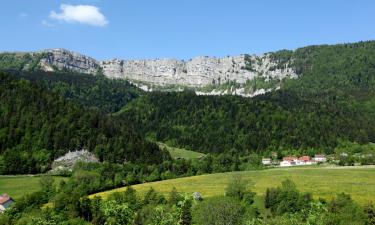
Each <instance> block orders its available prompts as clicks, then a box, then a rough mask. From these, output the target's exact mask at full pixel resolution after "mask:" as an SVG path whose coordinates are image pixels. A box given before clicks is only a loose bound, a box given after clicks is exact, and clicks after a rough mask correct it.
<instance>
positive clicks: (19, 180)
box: [0, 175, 66, 200]
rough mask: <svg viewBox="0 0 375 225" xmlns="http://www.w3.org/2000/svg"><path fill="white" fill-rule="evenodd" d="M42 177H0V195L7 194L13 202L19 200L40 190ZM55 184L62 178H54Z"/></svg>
mask: <svg viewBox="0 0 375 225" xmlns="http://www.w3.org/2000/svg"><path fill="white" fill-rule="evenodd" d="M41 178H42V176H31V175H21V176H0V194H3V193H7V194H9V195H10V196H11V197H12V198H14V199H15V200H17V199H19V198H21V197H22V196H23V195H26V194H30V193H32V192H35V191H38V190H40V185H39V181H40V179H41ZM54 179H55V182H56V183H58V182H60V181H61V180H63V179H66V178H63V177H54Z"/></svg>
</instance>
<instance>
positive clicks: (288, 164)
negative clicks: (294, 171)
mask: <svg viewBox="0 0 375 225" xmlns="http://www.w3.org/2000/svg"><path fill="white" fill-rule="evenodd" d="M280 166H281V167H288V166H296V162H294V161H288V160H283V161H281V162H280Z"/></svg>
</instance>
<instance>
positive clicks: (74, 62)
mask: <svg viewBox="0 0 375 225" xmlns="http://www.w3.org/2000/svg"><path fill="white" fill-rule="evenodd" d="M41 53H42V54H43V57H42V58H41V60H40V63H39V64H40V66H41V68H42V69H43V70H45V71H54V70H68V71H69V70H70V71H74V72H79V73H88V74H95V73H96V72H97V71H98V69H99V62H98V61H96V60H95V59H93V58H90V57H88V56H85V55H81V54H79V53H76V52H72V51H68V50H65V49H48V50H44V51H42V52H41Z"/></svg>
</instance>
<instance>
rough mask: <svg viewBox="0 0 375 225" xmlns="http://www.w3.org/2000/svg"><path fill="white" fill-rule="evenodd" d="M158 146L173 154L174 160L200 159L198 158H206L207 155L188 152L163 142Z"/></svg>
mask: <svg viewBox="0 0 375 225" xmlns="http://www.w3.org/2000/svg"><path fill="white" fill-rule="evenodd" d="M157 144H158V145H159V147H160V148H165V149H167V150H168V152H169V154H171V156H172V158H174V159H177V158H184V159H198V158H201V157H204V156H205V154H203V153H200V152H194V151H190V150H186V149H182V148H174V147H171V146H168V145H166V144H164V143H161V142H158V143H157Z"/></svg>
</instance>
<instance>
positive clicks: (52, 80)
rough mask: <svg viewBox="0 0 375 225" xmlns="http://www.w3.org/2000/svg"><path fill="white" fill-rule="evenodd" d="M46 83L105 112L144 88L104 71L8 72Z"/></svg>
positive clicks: (114, 110)
mask: <svg viewBox="0 0 375 225" xmlns="http://www.w3.org/2000/svg"><path fill="white" fill-rule="evenodd" d="M7 72H8V73H12V74H14V75H15V76H16V77H18V78H23V79H26V80H30V81H33V82H37V83H39V84H41V85H43V86H44V87H45V88H48V89H49V90H51V91H53V92H55V93H57V94H59V95H61V96H62V97H64V98H65V99H67V100H73V101H75V102H76V103H78V104H80V105H82V106H84V107H86V108H91V109H92V108H94V109H98V110H100V111H101V112H103V113H113V112H117V111H118V110H120V109H121V108H122V107H123V106H124V105H126V104H127V103H128V102H130V101H132V100H133V99H135V98H137V97H138V96H140V95H142V94H143V91H142V90H140V89H139V88H137V87H135V86H134V85H132V84H130V83H129V82H128V81H125V80H120V79H116V80H113V79H107V78H106V77H105V76H104V75H103V74H101V73H97V74H95V75H94V76H93V75H91V74H80V73H73V72H66V71H65V72H64V71H61V72H42V71H37V72H35V71H29V72H27V71H15V70H11V71H7Z"/></svg>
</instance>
